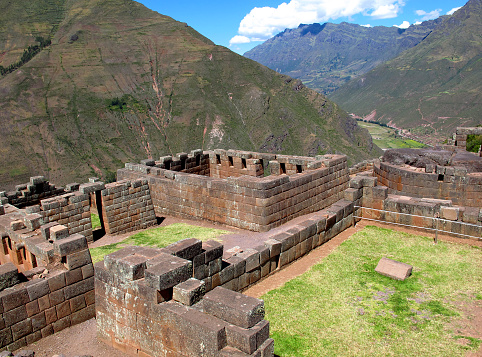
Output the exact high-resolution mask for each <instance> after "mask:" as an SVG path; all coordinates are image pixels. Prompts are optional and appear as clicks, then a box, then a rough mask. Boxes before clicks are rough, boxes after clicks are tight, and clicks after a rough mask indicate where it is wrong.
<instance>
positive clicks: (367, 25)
mask: <svg viewBox="0 0 482 357" xmlns="http://www.w3.org/2000/svg"><path fill="white" fill-rule="evenodd" d="M361 26H363V27H372V25H370V24H366V25H361Z"/></svg>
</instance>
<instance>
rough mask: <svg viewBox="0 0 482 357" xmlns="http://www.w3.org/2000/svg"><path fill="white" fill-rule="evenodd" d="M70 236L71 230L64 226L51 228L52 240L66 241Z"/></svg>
mask: <svg viewBox="0 0 482 357" xmlns="http://www.w3.org/2000/svg"><path fill="white" fill-rule="evenodd" d="M68 236H69V229H68V228H67V227H66V226H64V225H61V224H59V225H56V226H53V227H50V239H51V240H53V241H57V240H60V239H65V238H67V237H68Z"/></svg>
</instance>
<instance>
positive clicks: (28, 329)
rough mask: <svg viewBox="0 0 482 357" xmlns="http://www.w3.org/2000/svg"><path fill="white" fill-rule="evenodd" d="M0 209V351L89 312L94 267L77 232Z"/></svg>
mask: <svg viewBox="0 0 482 357" xmlns="http://www.w3.org/2000/svg"><path fill="white" fill-rule="evenodd" d="M1 207H2V209H1V211H2V212H3V213H4V214H3V215H0V233H1V236H2V244H1V246H0V260H1V263H2V265H1V266H0V321H1V322H2V328H1V329H0V350H4V349H8V350H10V351H14V350H16V349H19V348H21V347H23V346H26V345H27V344H30V343H33V342H35V341H38V340H39V339H41V338H43V337H46V336H49V335H51V334H53V333H55V332H58V331H60V330H63V329H64V328H67V327H70V326H71V325H75V324H78V323H80V322H83V321H86V320H88V319H90V318H92V317H93V316H95V305H94V291H93V289H94V269H93V265H92V260H91V257H90V253H89V250H88V247H87V240H86V238H85V237H84V236H83V235H80V234H73V235H70V234H69V231H68V228H67V227H65V226H62V225H59V224H47V225H41V224H42V216H41V215H39V214H27V213H26V212H25V211H24V210H18V209H16V208H15V207H13V206H11V205H6V206H1Z"/></svg>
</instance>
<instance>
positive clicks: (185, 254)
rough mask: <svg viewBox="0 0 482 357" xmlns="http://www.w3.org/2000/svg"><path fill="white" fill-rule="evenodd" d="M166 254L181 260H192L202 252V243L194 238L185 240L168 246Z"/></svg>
mask: <svg viewBox="0 0 482 357" xmlns="http://www.w3.org/2000/svg"><path fill="white" fill-rule="evenodd" d="M165 250H166V252H169V253H171V254H172V255H175V256H177V257H179V258H182V259H187V260H192V259H193V258H194V257H195V256H196V255H198V254H201V252H202V242H201V241H200V240H198V239H195V238H187V239H183V240H180V241H178V242H176V243H173V244H171V245H168V246H167V247H166V248H165Z"/></svg>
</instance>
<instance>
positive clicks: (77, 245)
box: [54, 234, 87, 257]
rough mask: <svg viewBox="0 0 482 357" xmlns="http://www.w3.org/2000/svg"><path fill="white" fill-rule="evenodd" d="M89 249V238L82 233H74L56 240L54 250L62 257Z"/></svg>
mask: <svg viewBox="0 0 482 357" xmlns="http://www.w3.org/2000/svg"><path fill="white" fill-rule="evenodd" d="M84 249H87V239H86V238H85V237H84V236H83V235H82V234H73V235H71V236H69V237H67V238H65V239H61V240H56V241H55V242H54V252H55V253H56V254H58V255H60V256H61V257H65V256H66V255H69V254H72V253H75V252H78V251H80V250H84Z"/></svg>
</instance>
